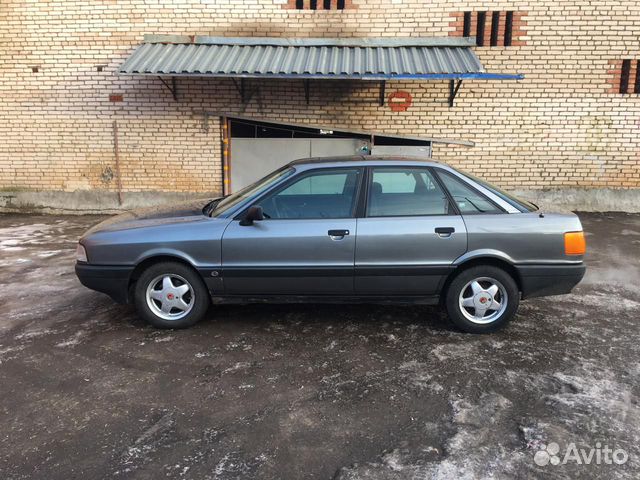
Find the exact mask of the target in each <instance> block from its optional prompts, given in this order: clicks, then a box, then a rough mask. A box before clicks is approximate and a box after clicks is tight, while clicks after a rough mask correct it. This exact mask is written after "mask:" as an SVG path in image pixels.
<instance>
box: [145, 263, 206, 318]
mask: <svg viewBox="0 0 640 480" xmlns="http://www.w3.org/2000/svg"><path fill="white" fill-rule="evenodd" d="M134 303H135V306H136V309H137V310H138V314H139V315H140V316H141V317H142V318H143V319H144V320H145V321H146V322H147V323H149V324H151V325H153V326H154V327H156V328H187V327H190V326H192V325H194V324H195V323H196V322H198V321H199V320H200V319H202V317H203V316H204V315H205V314H206V313H207V310H208V308H209V304H210V303H211V299H210V296H209V291H208V290H207V287H206V286H205V284H204V282H203V281H202V278H201V277H200V275H199V274H198V273H197V272H196V271H195V270H193V269H192V268H191V267H189V266H187V265H185V264H183V263H179V262H160V263H156V264H153V265H151V266H150V267H148V268H147V269H145V270H144V271H143V272H142V274H141V275H140V277H139V278H138V280H137V282H136V284H135V287H134Z"/></svg>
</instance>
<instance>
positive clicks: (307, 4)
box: [282, 0, 358, 11]
mask: <svg viewBox="0 0 640 480" xmlns="http://www.w3.org/2000/svg"><path fill="white" fill-rule="evenodd" d="M296 4H297V2H296V0H287V3H285V4H284V5H282V8H286V9H288V10H300V9H299V8H297V6H296ZM355 8H358V7H357V5H354V3H353V0H344V9H340V10H338V0H331V8H330V9H329V10H331V11H335V10H337V11H341V10H347V9H350V10H353V9H355ZM302 10H311V0H303V8H302ZM316 10H320V11H322V10H325V8H324V0H317V2H316ZM325 11H326V10H325Z"/></svg>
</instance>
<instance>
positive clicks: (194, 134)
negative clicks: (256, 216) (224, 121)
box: [0, 0, 640, 192]
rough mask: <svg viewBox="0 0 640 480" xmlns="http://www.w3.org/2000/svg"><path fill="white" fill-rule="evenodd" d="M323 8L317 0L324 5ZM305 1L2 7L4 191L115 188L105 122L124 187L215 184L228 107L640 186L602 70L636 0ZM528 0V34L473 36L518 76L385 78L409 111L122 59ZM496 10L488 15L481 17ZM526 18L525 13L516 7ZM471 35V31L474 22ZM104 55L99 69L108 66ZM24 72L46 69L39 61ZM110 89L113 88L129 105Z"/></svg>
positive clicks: (127, 0) (338, 33) (462, 162)
mask: <svg viewBox="0 0 640 480" xmlns="http://www.w3.org/2000/svg"><path fill="white" fill-rule="evenodd" d="M320 3H321V2H320ZM348 6H349V7H351V6H352V7H354V8H347V9H345V10H343V11H335V10H330V11H325V10H316V11H298V10H295V9H291V8H290V4H289V2H288V1H287V0H228V1H223V0H181V1H172V2H163V1H159V0H156V1H154V0H122V1H119V0H118V1H116V0H93V1H76V0H58V1H25V0H21V1H17V0H3V1H2V2H1V3H0V18H1V19H2V20H1V21H0V189H44V190H63V191H74V190H83V189H107V190H111V191H113V190H114V189H115V188H116V185H117V182H116V175H117V166H116V161H115V155H114V133H113V122H114V121H116V122H117V124H118V132H119V136H118V138H119V147H120V148H119V150H120V162H119V164H120V174H121V180H122V187H123V190H124V191H125V192H127V191H145V190H150V191H152V190H162V191H177V192H179V191H194V192H208V191H220V190H221V189H222V174H221V171H222V170H221V129H220V122H219V118H218V117H216V116H213V117H211V118H210V119H209V122H208V127H209V128H208V129H206V128H204V127H205V122H204V115H203V112H222V113H228V114H231V115H233V114H235V115H243V116H253V117H256V118H258V119H259V118H266V119H282V120H283V121H291V122H294V123H310V124H321V125H330V126H334V127H336V128H340V129H344V130H348V129H354V130H367V131H375V132H381V133H389V134H394V133H398V134H405V135H425V136H433V137H446V138H454V139H460V140H469V141H472V142H475V147H472V148H469V147H462V146H451V145H435V146H434V157H436V158H440V159H442V160H444V161H447V162H450V163H452V164H453V165H456V166H461V167H463V168H466V169H469V170H470V171H473V172H474V173H477V174H480V175H482V176H484V177H486V178H490V179H492V180H495V181H496V182H497V183H499V184H501V185H503V186H505V187H511V188H513V187H517V188H525V189H539V188H543V187H553V188H561V187H580V186H582V187H605V186H608V187H640V95H634V94H629V95H620V94H616V93H611V92H610V90H611V83H610V81H611V73H610V70H611V68H612V67H611V66H612V64H615V63H616V61H618V60H621V59H622V58H632V59H639V58H640V45H639V41H638V38H639V37H638V36H639V32H640V4H639V3H638V2H637V1H635V0H629V1H587V0H571V1H563V0H556V1H547V0H544V1H536V2H531V1H501V0H496V1H491V2H486V1H484V2H479V1H444V0H439V1H429V2H424V1H417V0H368V1H364V0H353V1H352V2H350V3H348ZM467 10H490V11H492V10H502V11H504V10H515V11H522V12H525V14H523V15H522V17H521V18H522V21H523V25H522V26H521V28H522V29H523V30H524V33H525V35H522V36H520V37H519V40H520V41H521V43H523V45H518V46H512V47H476V48H475V51H476V52H477V54H478V55H479V57H480V60H481V61H482V62H483V63H484V65H485V67H486V69H487V71H490V72H503V73H514V72H518V73H524V74H525V76H526V79H525V80H523V81H465V82H464V83H463V85H462V88H461V90H460V93H459V96H458V98H457V100H456V104H455V106H454V107H453V108H449V107H448V105H447V92H448V85H447V84H446V83H445V82H442V81H440V82H388V84H387V94H389V93H392V92H394V91H396V90H406V91H408V92H410V93H411V95H412V96H413V103H412V105H411V107H410V108H409V110H408V111H406V112H392V111H391V109H390V108H389V105H384V106H382V107H381V106H379V105H378V103H377V99H378V87H377V85H376V84H368V83H364V82H336V81H334V82H329V81H324V82H323V81H313V82H312V84H311V98H310V104H309V105H307V104H306V103H305V100H304V90H303V86H302V82H295V81H274V80H270V81H258V80H251V81H249V82H248V91H249V94H250V95H251V100H250V101H249V102H248V104H246V105H242V104H241V102H240V98H239V95H238V93H237V91H236V89H235V87H234V86H233V84H232V82H231V81H230V80H227V79H179V80H178V101H177V102H176V101H174V100H173V98H172V97H171V94H170V93H169V92H168V91H167V90H166V89H165V88H164V87H163V86H162V84H161V83H160V81H159V80H158V79H157V78H140V77H122V76H117V75H115V71H116V69H117V67H118V66H119V65H120V64H121V63H122V61H123V60H124V59H125V58H126V56H127V55H128V54H130V53H131V52H132V50H133V48H134V47H135V46H136V45H137V44H139V43H140V42H142V39H143V35H144V34H154V33H156V34H180V35H184V34H187V35H216V36H276V37H380V36H389V37H399V36H447V35H449V34H454V33H455V29H456V27H455V22H456V20H458V19H459V16H457V15H458V14H459V13H460V12H463V11H467ZM488 16H490V14H489V15H488ZM518 18H520V16H519V17H518ZM472 34H473V32H472ZM99 65H106V67H105V68H104V70H103V71H102V72H99V71H98V70H97V67H98V66H99ZM33 67H37V69H38V71H37V72H34V71H33ZM110 95H122V101H121V102H112V101H110V98H109V97H110Z"/></svg>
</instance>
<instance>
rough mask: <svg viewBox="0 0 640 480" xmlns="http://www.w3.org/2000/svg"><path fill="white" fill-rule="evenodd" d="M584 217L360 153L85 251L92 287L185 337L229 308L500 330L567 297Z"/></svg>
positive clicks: (291, 167)
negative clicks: (412, 318) (524, 307)
mask: <svg viewBox="0 0 640 480" xmlns="http://www.w3.org/2000/svg"><path fill="white" fill-rule="evenodd" d="M584 254H585V239H584V234H583V231H582V225H581V224H580V220H579V219H578V217H577V216H576V215H574V214H573V213H554V212H551V211H549V212H548V211H541V210H539V209H538V208H537V207H536V206H535V205H533V204H531V203H528V202H526V201H524V200H520V199H518V198H516V197H514V196H513V195H511V194H509V193H507V192H504V191H503V190H501V189H499V188H497V187H495V186H493V185H491V184H490V183H488V182H486V181H484V180H481V179H479V178H476V177H473V176H472V175H469V174H467V173H464V172H462V171H459V170H457V169H454V168H452V167H450V166H447V165H445V164H442V163H438V162H435V161H431V160H424V159H416V158H406V157H403V158H400V157H377V156H356V157H338V158H320V159H304V160H297V161H294V162H292V163H290V164H288V165H286V166H284V167H282V168H280V169H278V170H277V171H275V172H273V173H271V174H270V175H268V176H266V177H264V178H263V179H261V180H259V181H257V182H255V183H254V184H252V185H249V186H248V187H246V188H243V189H242V190H239V191H238V192H236V193H233V194H231V195H228V196H225V197H221V198H216V199H213V200H203V201H200V202H195V203H191V204H185V205H178V206H173V207H166V208H151V209H143V210H136V211H130V212H127V213H123V214H121V215H118V216H115V217H112V218H110V219H108V220H106V221H104V222H102V223H100V224H98V225H96V226H95V227H93V228H91V229H90V230H89V231H88V232H87V233H86V234H85V235H84V236H83V237H82V238H81V239H80V241H79V244H78V246H77V263H76V267H75V269H76V273H77V275H78V278H79V279H80V281H81V282H82V284H84V285H85V286H87V287H89V288H91V289H94V290H97V291H99V292H104V293H106V294H108V295H110V296H111V297H112V298H113V299H114V300H115V301H117V302H121V303H133V304H135V306H136V308H137V310H138V312H139V315H140V316H141V317H143V318H144V319H145V320H146V321H148V322H149V323H150V324H151V325H153V326H155V327H159V328H184V327H188V326H190V325H193V324H194V323H196V322H197V321H198V320H200V319H201V318H202V317H203V316H204V315H205V313H206V312H207V309H208V308H209V306H210V305H211V303H212V302H213V303H219V302H223V301H245V302H247V301H273V302H287V301H329V302H343V301H347V302H349V301H352V302H372V303H373V302H375V303H378V302H381V301H384V302H406V303H416V302H420V303H426V304H441V305H443V306H444V307H445V308H446V311H447V313H448V316H449V318H450V320H451V321H452V322H453V324H455V326H457V327H458V328H459V329H461V330H463V331H466V332H473V333H484V332H490V331H494V330H496V329H497V328H499V327H502V326H503V325H505V324H506V323H507V322H508V321H509V320H511V319H512V318H513V317H514V316H515V314H516V311H517V309H518V304H519V302H520V300H523V299H527V298H532V297H539V296H545V295H557V294H565V293H569V292H570V291H571V289H572V288H573V287H574V286H575V285H576V284H577V283H578V282H580V280H581V279H582V277H583V276H584V273H585V266H584V263H583V257H584Z"/></svg>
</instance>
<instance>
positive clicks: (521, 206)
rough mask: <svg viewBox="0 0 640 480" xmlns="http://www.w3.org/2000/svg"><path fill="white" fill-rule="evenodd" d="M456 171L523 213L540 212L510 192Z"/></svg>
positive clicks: (533, 204)
mask: <svg viewBox="0 0 640 480" xmlns="http://www.w3.org/2000/svg"><path fill="white" fill-rule="evenodd" d="M456 171H457V172H459V173H461V174H462V175H464V176H465V177H468V178H470V179H471V180H473V181H474V182H476V183H479V184H480V185H482V186H483V187H484V188H486V189H487V190H489V191H490V192H491V193H493V194H495V195H497V196H498V197H500V198H501V199H502V200H504V201H505V202H507V203H508V204H509V205H511V206H512V207H514V208H517V209H518V210H520V211H521V212H522V213H526V212H535V211H536V210H538V206H537V205H536V204H535V203H531V202H527V201H526V200H522V199H521V198H518V197H516V196H515V195H513V194H511V193H509V192H506V191H504V190H502V189H501V188H498V187H496V186H495V185H492V184H490V183H489V182H487V181H486V180H483V179H481V178H478V177H476V176H475V175H471V174H470V173H468V172H465V171H463V170H457V169H456Z"/></svg>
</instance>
